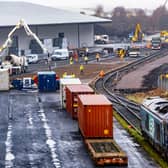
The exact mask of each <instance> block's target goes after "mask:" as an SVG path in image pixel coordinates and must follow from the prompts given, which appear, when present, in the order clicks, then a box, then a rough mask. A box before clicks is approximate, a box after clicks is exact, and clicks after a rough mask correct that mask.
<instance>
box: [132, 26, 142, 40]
mask: <svg viewBox="0 0 168 168" xmlns="http://www.w3.org/2000/svg"><path fill="white" fill-rule="evenodd" d="M143 37H144V34H143V33H142V30H141V25H140V24H139V23H137V24H136V28H135V32H134V35H133V37H132V38H131V41H132V42H138V41H142V39H143Z"/></svg>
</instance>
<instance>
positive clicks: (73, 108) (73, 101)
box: [66, 84, 94, 119]
mask: <svg viewBox="0 0 168 168" xmlns="http://www.w3.org/2000/svg"><path fill="white" fill-rule="evenodd" d="M81 94H94V90H93V89H92V88H91V87H90V86H89V85H86V84H81V85H67V86H66V100H67V101H66V110H67V112H69V113H70V115H71V117H72V118H73V119H77V112H78V95H81Z"/></svg>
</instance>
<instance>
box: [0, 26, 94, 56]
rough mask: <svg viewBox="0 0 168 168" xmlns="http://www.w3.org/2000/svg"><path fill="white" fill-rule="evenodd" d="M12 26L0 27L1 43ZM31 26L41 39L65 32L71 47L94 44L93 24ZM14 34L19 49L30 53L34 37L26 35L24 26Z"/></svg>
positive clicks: (54, 36)
mask: <svg viewBox="0 0 168 168" xmlns="http://www.w3.org/2000/svg"><path fill="white" fill-rule="evenodd" d="M12 28H13V27H11V28H0V45H2V44H3V43H4V41H5V40H6V38H7V35H8V33H9V32H10V30H12ZM30 28H31V30H32V31H33V32H34V33H36V34H37V35H38V37H39V38H40V39H53V38H58V33H64V35H65V37H66V38H67V42H68V46H69V47H70V48H77V47H83V46H93V44H94V30H93V24H65V25H41V26H31V27H30ZM14 35H15V36H18V42H19V51H20V50H25V54H27V53H30V49H29V44H30V40H31V39H32V38H31V37H28V36H27V35H26V33H25V31H24V29H23V28H22V29H19V30H17V31H16V32H15V34H14ZM79 45H80V46H79ZM53 49H54V48H53Z"/></svg>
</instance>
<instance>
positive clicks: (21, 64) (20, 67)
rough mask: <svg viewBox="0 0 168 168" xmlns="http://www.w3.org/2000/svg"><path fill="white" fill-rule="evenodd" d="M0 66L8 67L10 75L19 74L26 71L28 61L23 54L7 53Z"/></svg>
mask: <svg viewBox="0 0 168 168" xmlns="http://www.w3.org/2000/svg"><path fill="white" fill-rule="evenodd" d="M1 68H3V69H8V70H9V73H10V75H12V74H14V73H15V74H20V73H24V72H26V70H27V68H28V62H27V59H26V57H25V56H20V57H18V56H16V55H13V54H11V55H8V56H5V59H4V61H3V62H2V65H1Z"/></svg>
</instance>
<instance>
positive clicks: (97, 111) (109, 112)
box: [78, 95, 113, 138]
mask: <svg viewBox="0 0 168 168" xmlns="http://www.w3.org/2000/svg"><path fill="white" fill-rule="evenodd" d="M112 118H113V108H112V103H111V102H110V101H109V100H108V99H107V98H106V97H105V96H104V95H79V96H78V124H79V129H80V131H81V133H82V135H83V136H84V137H85V138H113V119H112Z"/></svg>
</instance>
